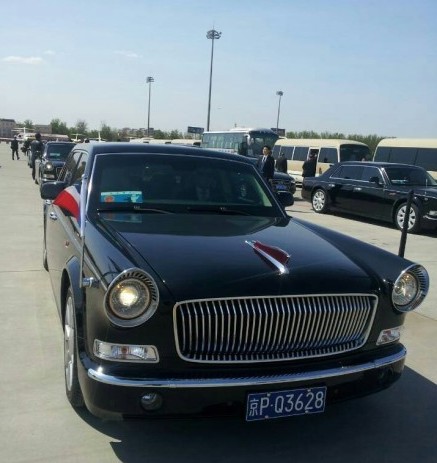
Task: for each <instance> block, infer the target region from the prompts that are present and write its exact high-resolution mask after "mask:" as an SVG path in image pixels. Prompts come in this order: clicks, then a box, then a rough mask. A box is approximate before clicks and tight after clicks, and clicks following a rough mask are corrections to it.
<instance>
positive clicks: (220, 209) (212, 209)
mask: <svg viewBox="0 0 437 463" xmlns="http://www.w3.org/2000/svg"><path fill="white" fill-rule="evenodd" d="M187 211H188V212H201V213H214V214H229V215H252V214H250V213H249V212H246V211H242V210H241V209H229V208H228V207H226V206H189V207H187Z"/></svg>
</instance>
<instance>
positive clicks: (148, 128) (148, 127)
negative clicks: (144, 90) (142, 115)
mask: <svg viewBox="0 0 437 463" xmlns="http://www.w3.org/2000/svg"><path fill="white" fill-rule="evenodd" d="M152 82H155V79H154V78H153V77H150V76H149V77H147V80H146V83H148V84H149V104H148V110H147V136H149V135H150V90H151V88H152Z"/></svg>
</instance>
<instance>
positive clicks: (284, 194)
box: [276, 191, 294, 207]
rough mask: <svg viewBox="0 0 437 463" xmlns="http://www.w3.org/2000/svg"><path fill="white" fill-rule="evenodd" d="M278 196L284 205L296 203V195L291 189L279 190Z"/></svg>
mask: <svg viewBox="0 0 437 463" xmlns="http://www.w3.org/2000/svg"><path fill="white" fill-rule="evenodd" d="M276 197H277V198H278V200H279V202H280V203H281V205H282V206H283V207H289V206H292V205H293V204H294V197H293V195H292V194H291V193H290V192H289V191H279V192H277V193H276Z"/></svg>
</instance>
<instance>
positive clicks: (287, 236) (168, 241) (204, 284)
mask: <svg viewBox="0 0 437 463" xmlns="http://www.w3.org/2000/svg"><path fill="white" fill-rule="evenodd" d="M100 223H101V226H102V227H104V228H105V229H106V231H107V233H109V235H110V236H112V239H113V240H114V242H116V243H117V246H118V247H119V246H121V247H122V248H124V252H125V253H127V254H128V255H129V254H130V256H131V259H132V261H133V262H134V263H135V265H138V266H145V268H151V269H153V271H154V272H155V273H156V274H157V275H158V276H159V277H160V279H161V280H162V282H163V283H164V284H165V285H166V286H167V287H168V289H169V290H170V291H171V293H172V294H173V296H174V297H175V299H176V300H189V299H193V298H207V297H225V296H226V297H237V296H244V295H246V296H247V295H248V294H250V295H271V296H272V295H281V294H289V295H292V294H336V293H342V294H344V293H345V292H346V293H347V292H348V291H349V288H353V292H354V293H358V292H369V291H373V290H376V288H377V285H378V283H377V282H376V281H375V279H374V278H372V277H371V276H370V275H369V274H368V273H367V272H366V271H365V269H364V268H361V267H360V266H359V265H358V264H357V263H356V262H357V261H356V260H354V259H353V256H347V255H345V253H343V252H342V251H340V249H339V248H338V247H337V246H336V245H335V244H333V243H332V242H329V241H327V240H325V239H324V238H323V237H322V236H320V235H319V234H318V233H315V232H314V231H311V230H310V229H308V228H306V227H305V225H304V224H302V223H300V222H296V221H294V220H292V219H291V220H290V219H288V218H287V219H286V218H284V219H275V218H265V217H262V218H261V217H248V216H244V217H241V216H211V215H188V214H183V215H179V216H178V218H177V220H175V216H174V214H168V215H167V214H163V215H157V214H153V215H151V214H148V215H145V214H111V215H109V214H103V216H102V217H101V218H100ZM253 242H259V243H262V245H266V246H268V247H272V248H274V249H273V252H272V254H273V255H274V256H276V254H275V252H274V251H275V249H276V248H279V249H280V250H282V251H284V252H285V253H286V254H288V256H289V258H288V261H287V262H286V264H285V267H286V272H285V273H281V272H280V271H279V269H278V266H276V265H274V264H272V263H271V262H270V260H269V259H268V258H266V257H265V255H264V256H263V255H262V253H260V252H258V251H257V250H255V249H254V248H253ZM267 249H268V248H267ZM356 251H357V253H359V252H360V250H359V248H357V250H356ZM279 254H281V253H279ZM142 259H143V260H144V261H143V262H141V261H142Z"/></svg>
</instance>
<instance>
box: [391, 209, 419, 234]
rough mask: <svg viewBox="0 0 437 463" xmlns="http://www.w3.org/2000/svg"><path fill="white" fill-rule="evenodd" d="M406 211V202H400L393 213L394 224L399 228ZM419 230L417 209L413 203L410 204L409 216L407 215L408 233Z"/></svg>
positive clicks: (401, 225)
mask: <svg viewBox="0 0 437 463" xmlns="http://www.w3.org/2000/svg"><path fill="white" fill-rule="evenodd" d="M406 212H407V203H403V204H401V205H400V206H399V207H398V208H397V210H396V214H395V225H396V227H397V228H398V229H399V230H402V229H403V227H404V221H405V214H406ZM419 230H420V216H419V209H418V207H417V206H416V205H415V204H411V207H410V216H409V217H408V230H407V231H408V233H417V232H418V231H419Z"/></svg>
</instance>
